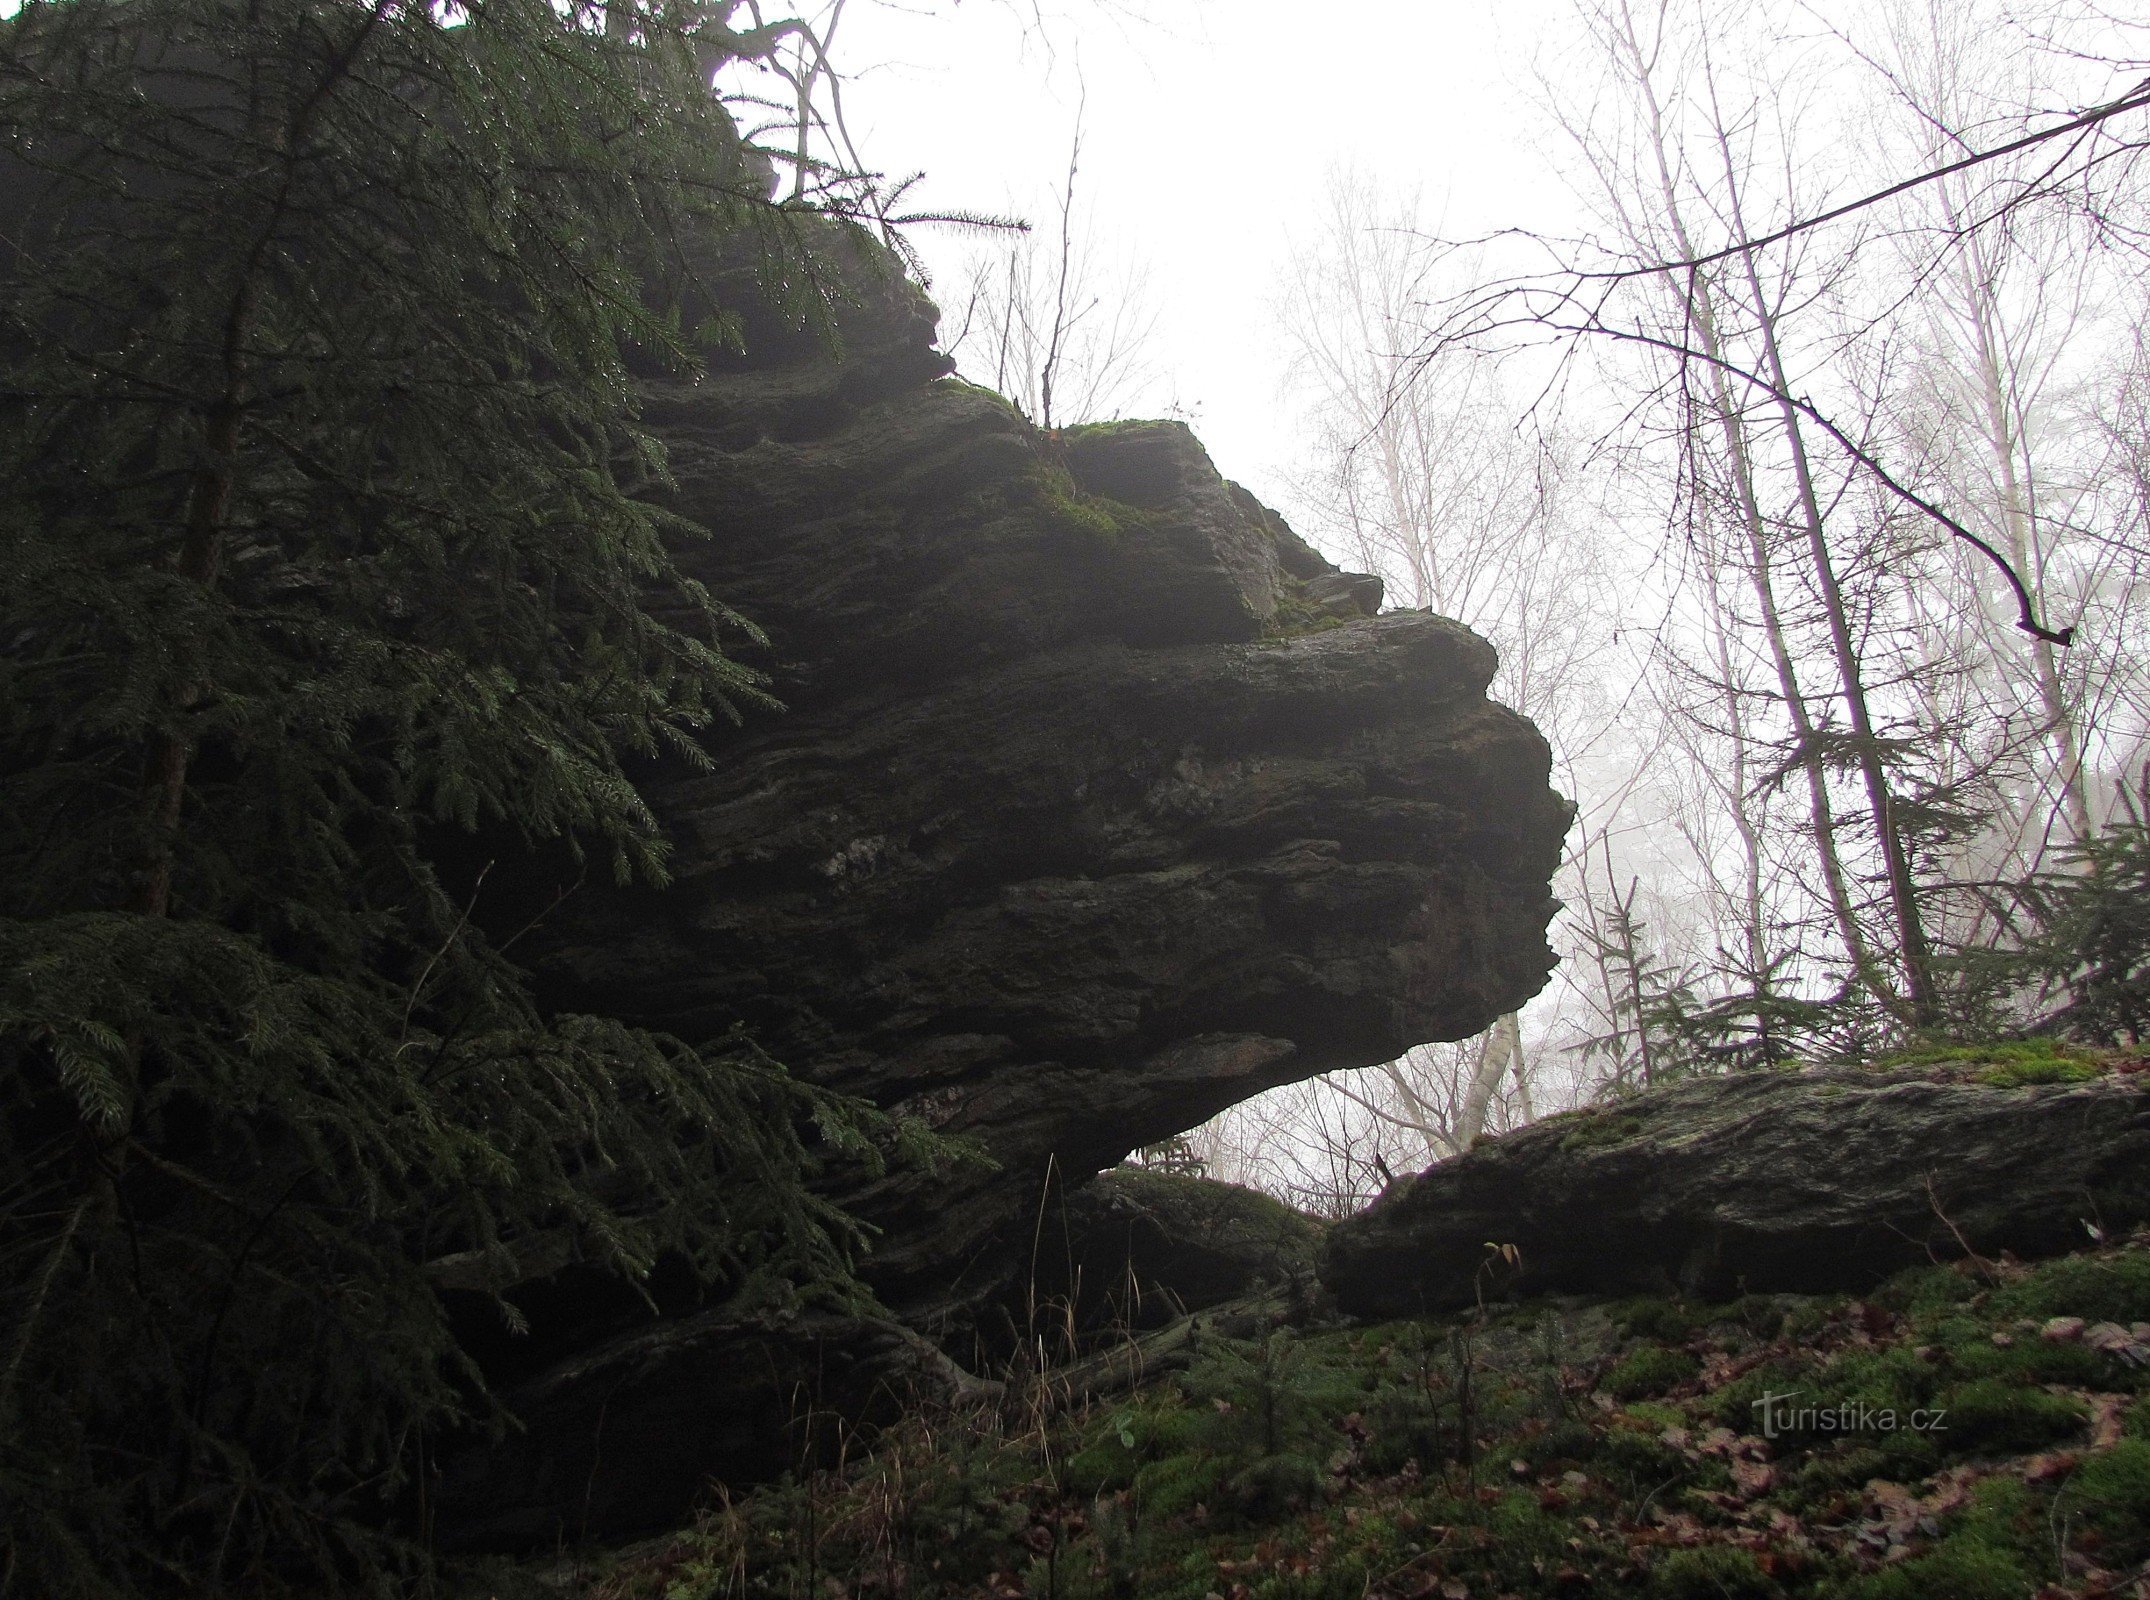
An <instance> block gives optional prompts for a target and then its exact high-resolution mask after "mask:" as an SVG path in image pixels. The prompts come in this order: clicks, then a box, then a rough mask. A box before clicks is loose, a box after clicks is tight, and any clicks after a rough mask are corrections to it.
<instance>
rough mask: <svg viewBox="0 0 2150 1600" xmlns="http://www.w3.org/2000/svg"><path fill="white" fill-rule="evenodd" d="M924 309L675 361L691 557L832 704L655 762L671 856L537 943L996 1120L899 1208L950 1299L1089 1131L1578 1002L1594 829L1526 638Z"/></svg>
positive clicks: (631, 1010)
mask: <svg viewBox="0 0 2150 1600" xmlns="http://www.w3.org/2000/svg"><path fill="white" fill-rule="evenodd" d="M921 306H922V302H919V301H917V300H916V299H915V297H911V296H909V295H908V294H907V293H906V292H899V290H898V289H896V288H895V287H893V286H892V287H891V288H890V289H889V290H888V291H886V303H884V304H882V305H879V306H877V307H875V308H873V309H872V311H871V313H870V314H862V323H863V326H862V327H860V328H858V329H855V330H854V331H853V336H852V337H853V349H852V352H851V355H850V358H849V359H848V360H845V361H837V360H833V359H829V358H827V357H824V356H820V355H815V354H808V355H805V356H804V357H803V358H801V359H786V360H784V361H781V362H778V363H777V364H776V365H774V366H744V367H743V368H742V369H741V370H736V371H719V372H715V373H712V374H711V375H710V376H709V377H708V378H707V379H705V380H704V381H703V382H701V383H700V384H697V385H693V386H689V387H672V388H664V389H653V390H652V391H651V393H650V395H649V399H648V416H649V418H650V420H651V421H652V422H654V423H655V424H656V425H657V426H658V427H659V428H660V429H661V431H662V433H663V435H664V438H665V440H666V443H667V446H668V449H669V452H670V456H671V464H672V468H673V471H674V472H675V474H676V475H677V478H678V483H679V488H678V492H677V494H676V496H674V498H673V504H674V505H675V507H676V508H677V509H678V510H679V511H681V512H683V513H684V514H686V515H687V516H688V517H690V518H692V519H693V520H694V521H695V522H697V523H699V524H700V525H702V526H703V527H705V528H707V529H709V530H710V535H711V537H710V538H709V540H708V541H707V542H706V543H704V544H697V545H695V546H694V547H692V548H691V550H690V551H689V555H688V560H689V564H690V566H691V569H692V571H693V572H694V574H695V576H697V577H699V578H700V579H702V580H703V581H704V582H705V583H706V584H707V585H708V587H709V588H710V590H711V591H712V592H713V593H715V594H717V595H720V596H722V597H723V598H724V599H725V600H726V601H727V602H728V603H730V604H732V605H734V606H736V607H737V608H738V609H739V610H740V611H741V612H742V613H744V614H745V615H746V616H748V617H750V618H752V619H753V620H754V621H755V622H756V623H757V624H759V625H760V626H761V627H762V628H763V629H765V630H766V631H767V634H768V638H769V649H768V652H767V654H766V657H765V662H766V665H767V667H768V669H769V671H770V674H771V679H772V682H771V688H772V690H773V692H774V693H775V694H776V695H777V696H778V697H780V698H781V699H782V701H783V702H784V704H785V706H786V708H787V709H786V710H785V711H783V712H782V713H778V714H752V715H750V716H749V717H748V718H747V720H746V723H745V726H744V727H742V728H741V729H740V730H738V731H737V732H736V733H735V734H733V735H732V736H731V737H729V738H728V739H726V740H724V741H722V742H721V743H720V744H719V746H718V748H717V751H716V754H717V763H718V764H717V770H716V771H715V772H713V773H710V774H706V775H685V776H662V777H659V778H658V779H656V780H655V781H654V782H653V783H652V784H651V786H650V790H649V792H650V794H651V797H652V800H653V803H654V804H655V807H656V809H657V811H658V813H659V814H660V815H661V816H662V818H663V819H664V822H665V824H666V826H667V828H668V830H669V832H670V833H671V835H672V837H673V839H674V840H675V841H676V854H675V856H674V861H673V870H674V881H673V883H672V884H671V885H670V886H669V887H668V888H666V889H665V890H663V891H662V892H649V893H642V892H619V891H613V890H610V889H604V888H599V887H596V886H592V885H585V886H584V887H583V888H582V889H581V890H580V891H579V892H577V893H576V894H574V895H572V896H571V897H570V898H569V899H568V900H567V901H566V902H565V903H563V904H562V905H561V907H560V909H559V910H558V911H557V912H555V913H553V914H552V915H551V916H550V917H549V918H548V919H547V920H546V921H545V922H544V924H543V925H542V926H541V928H540V929H539V931H538V933H537V934H536V935H535V938H534V941H533V942H532V943H531V944H530V945H528V946H526V948H528V949H529V950H530V952H531V958H532V960H533V964H534V965H535V966H536V968H537V969H538V971H539V972H540V973H541V975H542V981H543V985H544V988H545V991H546V992H547V993H548V994H549V995H552V996H555V997H557V998H558V999H559V1001H560V1002H561V1003H562V1004H563V1005H567V1006H572V1007H575V1008H578V1009H586V1010H592V1011H599V1012H603V1013H607V1014H611V1015H616V1016H621V1017H625V1018H628V1019H631V1020H633V1021H635V1022H638V1023H644V1024H650V1025H654V1026H658V1027H663V1028H666V1029H669V1030H671V1031H674V1032H676V1033H679V1034H682V1035H684V1036H686V1037H689V1038H707V1037H713V1036H716V1035H720V1034H722V1033H723V1032H725V1031H726V1030H728V1029H730V1028H731V1027H733V1026H734V1025H735V1024H738V1023H742V1022H743V1023H745V1024H746V1025H747V1026H749V1027H750V1028H752V1029H753V1030H754V1032H755V1033H756V1035H757V1037H758V1038H759V1039H760V1040H761V1042H762V1043H763V1044H764V1045H765V1046H766V1047H767V1048H768V1049H769V1050H770V1051H771V1052H772V1053H773V1054H775V1055H776V1056H777V1057H778V1058H779V1059H780V1060H782V1061H784V1062H785V1063H786V1064H787V1065H788V1066H789V1067H790V1068H791V1069H792V1070H793V1071H794V1072H797V1073H800V1074H803V1075H805V1076H808V1077H810V1078H812V1079H814V1080H815V1081H817V1082H820V1083H823V1084H827V1085H830V1086H833V1087H837V1088H840V1089H843V1090H846V1091H848V1092H851V1093H854V1094H859V1095H863V1096H866V1097H867V1098H869V1099H871V1100H873V1101H875V1102H877V1103H878V1104H880V1105H882V1106H885V1107H896V1108H902V1109H905V1110H908V1111H912V1112H915V1113H917V1114H919V1115H921V1116H923V1117H924V1118H926V1119H927V1120H928V1121H929V1122H931V1123H932V1124H933V1125H934V1126H936V1127H938V1128H941V1129H944V1130H946V1131H949V1132H952V1133H959V1134H965V1135H969V1136H971V1137H973V1138H975V1139H977V1140H978V1141H980V1142H981V1143H982V1144H983V1145H984V1147H985V1148H986V1149H987V1150H988V1152H989V1153H990V1154H991V1155H992V1156H993V1157H994V1159H995V1160H996V1161H997V1162H998V1163H999V1168H998V1170H997V1171H994V1172H990V1173H987V1172H982V1171H981V1172H978V1173H974V1174H971V1175H969V1176H967V1177H964V1178H962V1179H960V1180H959V1184H960V1185H962V1186H960V1187H957V1188H954V1189H951V1188H949V1187H948V1186H947V1185H946V1184H936V1185H934V1186H932V1187H931V1188H930V1189H927V1190H923V1191H920V1192H916V1193H913V1192H910V1191H908V1190H906V1189H905V1188H904V1187H903V1185H901V1184H900V1183H899V1184H896V1185H892V1186H890V1187H889V1188H887V1189H885V1190H883V1191H881V1192H877V1193H874V1194H868V1195H861V1196H858V1197H857V1200H858V1202H859V1204H860V1205H862V1206H863V1207H864V1209H865V1211H866V1213H867V1214H868V1215H869V1216H870V1217H871V1218H872V1219H873V1220H875V1221H876V1222H877V1223H878V1224H880V1225H881V1226H883V1227H884V1228H885V1229H886V1230H887V1232H886V1235H885V1238H884V1240H883V1242H882V1244H881V1246H880V1248H879V1249H878V1250H877V1251H876V1253H875V1259H874V1262H873V1263H872V1270H873V1272H874V1273H875V1276H876V1283H877V1285H878V1286H879V1287H880V1288H881V1289H882V1291H883V1292H884V1294H885V1295H888V1296H890V1297H892V1300H894V1301H898V1302H900V1301H901V1299H902V1298H903V1297H904V1296H905V1295H906V1293H907V1292H908V1290H909V1289H910V1288H911V1287H912V1286H914V1285H919V1284H923V1285H927V1286H930V1289H931V1291H932V1294H933V1296H934V1297H935V1298H940V1299H945V1298H947V1297H948V1294H949V1291H950V1289H951V1278H952V1275H954V1274H955V1273H957V1272H959V1271H960V1268H961V1266H962V1264H963V1263H964V1262H965V1261H966V1260H967V1259H968V1257H969V1256H970V1255H971V1254H972V1253H973V1252H975V1251H977V1250H978V1249H979V1248H980V1247H981V1246H982V1245H983V1244H984V1243H985V1242H986V1241H987V1240H988V1238H990V1237H991V1236H992V1235H993V1234H994V1232H995V1231H996V1230H998V1229H1001V1228H1003V1227H1005V1226H1007V1225H1008V1224H1010V1223H1011V1222H1012V1221H1014V1219H1016V1218H1017V1217H1019V1216H1020V1215H1023V1214H1025V1212H1026V1211H1027V1210H1030V1209H1034V1208H1035V1204H1036V1200H1037V1196H1038V1193H1039V1186H1040V1184H1041V1183H1042V1182H1043V1180H1044V1178H1045V1175H1046V1171H1047V1167H1048V1164H1049V1163H1050V1164H1052V1165H1053V1167H1054V1168H1055V1169H1056V1170H1057V1171H1058V1172H1059V1173H1060V1174H1063V1175H1065V1174H1070V1173H1073V1174H1087V1173H1091V1172H1095V1171H1097V1170H1099V1169H1100V1168H1102V1167H1105V1166H1108V1165H1110V1164H1111V1163H1112V1162H1114V1161H1116V1160H1118V1159H1119V1158H1120V1157H1121V1156H1122V1155H1124V1154H1125V1153H1126V1152H1127V1151H1128V1150H1130V1149H1132V1148H1134V1147H1135V1146H1137V1145H1141V1144H1144V1143H1147V1142H1150V1141H1153V1140H1155V1139H1158V1138H1161V1137H1163V1136H1166V1135H1168V1134H1171V1133H1174V1132H1177V1131H1179V1130H1180V1129H1182V1128H1186V1127H1189V1126H1191V1125H1193V1124H1195V1123H1197V1122H1199V1121H1201V1120H1202V1119H1203V1118H1205V1117H1207V1116H1209V1115H1210V1114H1211V1113H1213V1112H1215V1111H1217V1110H1219V1109H1221V1108H1222V1107H1224V1106H1226V1105H1229V1104H1231V1103H1233V1102H1234V1101H1237V1100H1239V1099H1242V1098H1244V1097H1246V1096H1248V1095H1250V1094H1253V1093H1255V1092H1256V1091H1258V1090H1260V1089H1264V1088H1267V1087H1269V1086H1271V1085H1274V1084H1278V1083H1283V1082H1288V1081H1291V1080H1293V1079H1296V1078H1302V1077H1306V1076H1308V1075H1310V1074H1313V1073H1316V1072H1321V1071H1326V1070H1328V1069H1330V1068H1335V1067H1351V1066H1363V1065H1367V1064H1370V1063H1374V1062H1379V1061H1383V1060H1388V1059H1392V1058H1393V1057H1395V1056H1396V1055H1398V1054H1400V1053H1401V1052H1402V1051H1403V1050H1404V1049H1406V1048H1407V1047H1409V1046H1410V1045H1412V1044H1415V1043H1418V1042H1420V1041H1423V1040H1427V1039H1437V1038H1455V1037H1460V1036H1464V1035H1467V1034H1469V1033H1471V1032H1473V1031H1475V1030H1477V1029H1479V1028H1482V1027H1484V1026H1485V1025H1486V1024H1487V1023H1488V1022H1490V1021H1491V1020H1492V1019H1493V1018H1494V1017H1495V1016H1496V1015H1498V1014H1499V1013H1500V1012H1501V1011H1502V1010H1504V1009H1506V1008H1509V1007H1512V1006H1514V1005H1515V1004H1517V1003H1518V1002H1519V1001H1520V1000H1521V999H1523V998H1524V997H1526V996H1527V995H1529V994H1531V993H1532V992H1534V991H1535V990H1536V989H1537V988H1538V987H1539V986H1540V985H1541V984H1542V982H1543V981H1544V978H1545V975H1546V973H1547V972H1548V971H1549V970H1550V968H1551V964H1552V957H1551V954H1550V952H1549V951H1548V949H1547V947H1546V943H1545V938H1544V932H1545V928H1546V925H1547V923H1548V921H1549V919H1550V917H1551V914H1552V910H1553V901H1552V898H1551V894H1550V891H1549V888H1548V882H1549V879H1550V877H1551V874H1552V870H1553V867H1554V865H1555V863H1556V859H1557V852H1558V850H1559V845H1560V839H1561V836H1562V833H1563V831H1564V829H1565V826H1566V821H1567V810H1566V807H1565V806H1564V804H1563V803H1562V802H1561V801H1560V799H1559V798H1558V797H1557V796H1555V795H1554V794H1553V793H1552V792H1551V790H1550V789H1549V788H1548V787H1547V771H1548V760H1547V753H1546V748H1545V745H1544V742H1543V741H1542V740H1541V739H1540V738H1539V736H1538V734H1537V733H1536V731H1535V730H1534V729H1532V728H1531V726H1530V725H1529V724H1528V723H1527V722H1525V721H1524V720H1523V719H1521V718H1520V717H1518V716H1516V715H1514V714H1513V713H1512V712H1509V711H1506V710H1504V709H1502V708H1501V707H1499V706H1496V705H1493V704H1491V703H1489V702H1488V701H1487V700H1486V698H1485V688H1486V684H1487V681H1488V679H1489V678H1490V676H1491V674H1492V671H1493V666H1494V656H1493V652H1492V650H1491V649H1490V648H1489V647H1488V646H1487V645H1486V644H1485V643H1484V642H1483V641H1482V640H1480V639H1478V638H1476V637H1475V636H1474V635H1472V634H1471V633H1469V632H1468V631H1467V630H1465V629H1463V628H1461V627H1459V626H1457V625H1456V624H1455V623H1452V622H1449V621H1446V620H1444V619H1442V618H1439V617H1434V616H1430V615H1425V614H1403V615H1388V616H1369V615H1364V614H1363V613H1364V612H1365V611H1366V610H1367V609H1369V602H1370V601H1371V600H1372V599H1373V589H1376V588H1377V587H1378V586H1377V585H1372V580H1368V579H1363V578H1359V579H1349V580H1348V581H1342V582H1339V581H1337V580H1339V579H1342V578H1345V577H1346V576H1347V575H1340V574H1337V573H1335V571H1334V569H1332V568H1331V567H1330V566H1329V565H1328V563H1327V562H1325V561H1323V560H1322V559H1321V558H1320V557H1319V556H1318V555H1316V554H1315V553H1314V552H1313V551H1312V550H1311V549H1309V548H1308V547H1307V546H1305V545H1304V544H1303V543H1301V542H1300V541H1299V540H1298V539H1297V538H1296V537H1295V536H1294V535H1293V534H1292V533H1291V532H1290V530H1289V529H1288V528H1286V527H1285V526H1284V525H1283V523H1282V522H1281V521H1280V520H1279V519H1278V518H1277V517H1276V516H1275V514H1274V513H1272V512H1270V511H1268V510H1266V509H1265V508H1264V507H1262V506H1261V505H1260V504H1259V503H1258V502H1257V501H1255V500H1254V498H1253V497H1252V496H1250V495H1248V494H1247V493H1245V492H1244V491H1243V490H1240V489H1238V488H1237V487H1236V486H1234V485H1231V484H1228V483H1226V482H1225V481H1224V480H1223V479H1222V478H1220V477H1219V476H1218V474H1217V472H1216V469H1215V468H1214V467H1212V466H1211V465H1210V462H1209V460H1208V458H1207V456H1206V455H1204V453H1203V451H1202V449H1201V447H1200V446H1199V445H1198V444H1197V443H1196V442H1195V440H1194V438H1193V436H1192V435H1191V434H1189V433H1188V432H1187V430H1186V429H1185V428H1184V427H1181V426H1179V425H1177V424H1173V423H1133V424H1112V425H1106V426H1102V427H1097V428H1086V429H1070V430H1067V431H1066V432H1065V433H1062V434H1058V435H1044V434H1041V433H1039V432H1038V431H1037V430H1035V429H1033V428H1031V427H1030V426H1029V425H1028V424H1027V423H1026V422H1024V421H1023V420H1022V418H1021V417H1019V416H1018V415H1016V414H1015V413H1014V412H1013V411H1012V410H1011V409H1010V408H1009V407H1008V405H1007V404H1006V403H1005V402H1004V401H1002V400H1001V399H999V398H998V397H997V396H994V395H991V394H989V393H987V392H985V391H983V390H980V389H976V388H973V387H971V386H969V385H967V384H963V383H960V382H956V381H953V380H939V381H933V380H931V378H930V375H931V374H933V373H935V372H936V371H938V370H939V369H940V367H941V366H943V365H945V363H944V361H943V360H942V358H940V357H938V356H937V355H935V354H934V353H933V351H932V350H931V347H930V344H929V342H928V340H929V336H930V330H931V320H930V313H928V312H927V311H925V310H922V309H921ZM1370 586H1371V587H1370ZM554 888H555V885H554V884H552V883H550V882H544V881H534V882H528V883H526V884H525V885H524V889H525V891H526V894H527V895H528V897H529V898H530V899H531V900H533V901H535V902H536V903H539V904H542V903H544V902H545V901H546V900H549V898H550V897H551V895H552V893H553V891H554ZM539 941H541V942H539Z"/></svg>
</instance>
